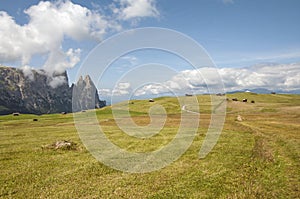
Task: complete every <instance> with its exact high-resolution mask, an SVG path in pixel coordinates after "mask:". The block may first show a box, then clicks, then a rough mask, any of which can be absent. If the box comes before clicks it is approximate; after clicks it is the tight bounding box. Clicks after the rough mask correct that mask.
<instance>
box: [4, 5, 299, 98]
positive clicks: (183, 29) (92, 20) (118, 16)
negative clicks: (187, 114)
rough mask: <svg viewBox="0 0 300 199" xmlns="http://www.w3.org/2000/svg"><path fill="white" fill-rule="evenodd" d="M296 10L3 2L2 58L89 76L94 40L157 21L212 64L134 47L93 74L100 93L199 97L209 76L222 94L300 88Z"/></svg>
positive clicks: (288, 7) (16, 64) (72, 76)
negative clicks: (198, 49)
mask: <svg viewBox="0 0 300 199" xmlns="http://www.w3.org/2000/svg"><path fill="white" fill-rule="evenodd" d="M299 9H300V1H298V0H264V1H259V0H251V1H247V0H187V1H183V0H113V1H111V0H101V1H100V0H98V1H97V0H94V1H84V0H72V1H57V0H56V1H38V0H26V1H24V0H14V1H13V3H11V2H9V1H5V0H0V64H2V65H7V66H13V67H19V68H21V69H23V70H24V71H25V72H27V73H28V71H29V73H30V69H32V68H33V69H41V68H42V69H44V70H46V71H48V72H49V75H51V74H53V72H55V71H58V72H62V71H64V70H67V72H68V74H69V82H70V83H73V82H75V81H76V79H77V78H78V75H81V74H80V68H81V67H83V66H85V65H86V64H85V63H89V64H90V65H92V66H90V67H91V68H92V69H91V70H92V71H91V73H93V71H94V70H97V67H104V66H99V63H98V62H94V63H93V62H91V63H90V62H89V57H90V56H91V54H93V53H95V50H94V51H93V49H94V48H96V47H97V46H99V45H101V43H103V42H105V41H106V40H108V39H110V38H111V37H115V36H117V35H119V34H122V33H124V31H125V32H126V31H129V30H131V29H135V28H144V27H158V28H166V29H170V30H174V31H175V32H177V33H181V34H183V35H185V36H186V37H188V38H190V39H191V40H193V41H195V42H197V43H198V44H199V45H201V47H202V48H203V50H204V51H205V53H204V54H206V55H205V56H208V57H209V58H210V59H211V61H212V63H213V64H212V65H214V66H215V68H214V69H212V68H210V67H211V66H209V65H207V64H206V63H203V64H200V65H198V66H193V65H192V64H191V63H189V61H187V60H186V59H185V57H180V56H178V55H176V54H174V53H172V52H166V51H164V50H160V49H140V50H136V51H131V52H128V53H127V54H123V55H120V56H119V58H118V59H117V60H112V63H111V65H110V66H109V67H108V68H107V70H105V73H104V74H103V75H102V76H101V77H99V76H94V77H92V79H93V80H94V82H95V84H96V86H97V87H98V88H99V93H100V96H101V97H102V98H105V99H109V100H110V96H111V95H114V96H115V97H116V99H117V100H120V99H124V98H128V97H130V98H138V97H142V96H147V97H148V96H151V95H154V96H160V95H163V94H166V95H169V94H170V93H173V94H183V93H186V92H195V93H206V92H209V90H211V89H210V88H213V87H214V83H213V82H214V81H212V80H213V79H216V77H213V76H212V74H216V73H218V76H220V77H221V78H222V84H223V86H224V87H225V91H234V90H243V89H254V88H266V89H269V90H282V91H286V92H288V91H293V90H300V86H299V85H300V37H299V35H300V26H299V19H300V12H299ZM152 37H153V35H147V36H145V38H144V39H153V38H152ZM133 42H135V41H133ZM173 42H174V45H175V44H176V42H177V41H173ZM165 43H166V42H165ZM171 43H172V42H171ZM166 45H167V44H166ZM180 45H184V44H180ZM116 48H120V47H119V46H118V45H116ZM107 53H109V52H107ZM101 56H102V55H98V57H100V58H101ZM201 56H202V55H201ZM203 56H204V55H203ZM91 57H92V56H91ZM99 70H100V69H99ZM212 70H213V71H212ZM86 73H88V72H86ZM199 73H200V75H199ZM89 75H91V76H93V75H94V74H89ZM60 81H61V80H60ZM58 83H59V82H58ZM53 85H57V83H55V84H53ZM212 90H213V89H212ZM117 100H116V101H117Z"/></svg>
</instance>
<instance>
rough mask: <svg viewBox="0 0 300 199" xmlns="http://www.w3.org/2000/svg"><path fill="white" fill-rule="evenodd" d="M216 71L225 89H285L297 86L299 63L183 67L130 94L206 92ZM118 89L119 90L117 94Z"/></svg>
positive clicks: (298, 81) (299, 70)
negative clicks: (229, 66)
mask: <svg viewBox="0 0 300 199" xmlns="http://www.w3.org/2000/svg"><path fill="white" fill-rule="evenodd" d="M216 72H218V73H219V75H220V77H221V78H222V82H223V84H224V89H225V92H231V91H239V90H247V89H268V90H274V91H278V90H281V91H286V92H289V91H293V90H299V89H300V63H295V64H277V65H275V64H271V65H256V66H252V67H249V68H218V69H212V68H208V67H203V68H200V69H195V70H185V71H181V72H179V73H178V74H176V75H175V76H173V77H172V78H170V80H168V81H165V82H161V83H155V84H148V85H145V86H142V87H141V88H140V89H138V90H136V91H135V93H134V96H147V95H148V96H149V95H163V94H172V93H177V94H178V93H179V94H180V93H181V94H185V93H197V94H201V93H208V92H209V90H208V89H209V88H213V87H214V86H216V82H218V81H216V78H218V75H216ZM129 92H130V90H126V88H125V87H123V90H122V93H126V94H128V93H129ZM100 93H101V91H100ZM122 93H121V92H119V94H122ZM102 95H103V93H102Z"/></svg>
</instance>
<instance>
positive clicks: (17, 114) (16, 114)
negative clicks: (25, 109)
mask: <svg viewBox="0 0 300 199" xmlns="http://www.w3.org/2000/svg"><path fill="white" fill-rule="evenodd" d="M12 115H13V116H19V115H20V113H18V112H16V113H13V114H12Z"/></svg>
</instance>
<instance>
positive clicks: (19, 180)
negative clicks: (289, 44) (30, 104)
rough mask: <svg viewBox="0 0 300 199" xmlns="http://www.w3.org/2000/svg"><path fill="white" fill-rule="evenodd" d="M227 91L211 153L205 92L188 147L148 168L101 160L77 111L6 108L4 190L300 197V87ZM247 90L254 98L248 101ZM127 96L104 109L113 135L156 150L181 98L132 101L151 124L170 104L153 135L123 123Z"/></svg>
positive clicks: (169, 131)
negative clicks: (134, 133) (68, 144)
mask: <svg viewBox="0 0 300 199" xmlns="http://www.w3.org/2000/svg"><path fill="white" fill-rule="evenodd" d="M226 97H227V98H228V99H229V100H228V102H227V114H226V122H225V124H224V128H223V131H222V134H221V136H220V138H219V140H218V143H217V145H216V146H215V147H214V148H213V150H212V152H211V153H209V154H208V156H206V157H205V158H204V159H199V157H198V153H199V150H200V147H201V145H202V143H203V140H204V138H205V134H206V131H207V128H208V126H209V122H210V119H211V114H210V113H211V110H210V108H211V107H210V97H209V96H208V95H200V96H197V99H198V101H199V104H200V106H199V108H200V127H199V129H198V131H197V135H196V137H195V139H194V141H193V143H192V145H191V146H190V147H189V149H188V150H187V151H186V153H184V155H183V156H181V157H180V158H179V159H178V160H176V161H175V162H173V163H172V164H170V165H169V166H167V167H165V168H163V169H161V170H158V171H154V172H151V173H140V174H130V173H124V172H121V171H117V170H114V169H111V168H109V167H107V166H105V165H103V164H102V163H100V162H98V161H97V160H95V158H94V157H93V156H92V155H91V154H90V153H89V152H88V151H87V150H86V149H85V147H84V145H83V144H82V142H81V140H80V138H79V137H78V134H77V132H76V129H75V127H74V121H73V115H72V114H66V115H61V114H49V115H41V116H36V115H27V114H24V115H23V114H22V115H20V116H12V115H7V116H0V146H1V156H0V169H1V171H2V172H1V173H0V187H1V188H0V197H1V198H24V197H29V198H30V197H33V198H37V197H41V198H71V197H72V198H80V197H81V198H97V197H100V198H299V197H300V190H299V187H300V180H299V176H300V171H299V166H300V133H299V129H300V95H282V94H276V95H271V94H253V93H236V94H229V95H227V96H226ZM185 98H186V97H182V99H183V100H185ZM233 98H237V99H238V100H239V101H237V102H236V101H232V100H231V99H233ZM244 98H247V99H248V102H247V103H243V102H241V99H244ZM252 100H253V101H255V103H251V101H252ZM126 104H128V103H127V102H123V103H119V104H117V105H114V107H111V106H109V107H104V108H102V109H98V110H96V114H97V118H98V120H99V124H101V128H102V129H103V130H104V131H105V134H106V136H107V137H108V138H109V139H110V140H111V141H112V142H113V143H115V144H116V145H118V146H119V147H121V148H123V149H126V150H128V151H132V152H149V151H153V150H155V149H157V148H159V147H162V146H164V145H166V144H167V143H169V142H170V141H171V140H172V139H173V138H174V136H175V134H176V132H177V130H178V127H179V124H180V115H181V114H180V113H181V107H180V106H179V105H178V101H177V99H176V98H169V97H163V98H157V99H154V102H148V100H134V101H130V102H129V113H130V115H131V117H132V119H133V121H135V122H136V123H137V124H139V125H140V126H146V125H148V124H149V122H150V118H149V115H148V111H149V108H150V107H153V106H154V105H161V106H163V107H165V110H166V112H167V120H166V123H165V124H164V127H163V128H162V130H161V131H160V133H158V134H156V135H154V136H153V137H151V138H149V139H138V138H135V137H131V136H129V135H127V134H125V133H123V132H122V131H121V130H120V128H119V127H118V126H117V125H116V122H115V120H114V118H113V115H112V108H113V109H114V110H115V111H116V113H119V114H121V115H122V114H125V113H126V108H125V105H126ZM188 108H189V109H190V110H193V109H195V110H196V107H188ZM76 114H88V111H87V112H84V113H76ZM238 115H239V116H240V117H241V118H242V120H241V121H238V120H237V116H238ZM34 118H35V119H38V121H33V119H34ZM58 140H72V141H73V142H75V143H77V145H76V148H75V149H74V150H60V149H56V150H55V149H51V148H45V147H44V146H48V145H49V144H52V143H54V142H56V141H58Z"/></svg>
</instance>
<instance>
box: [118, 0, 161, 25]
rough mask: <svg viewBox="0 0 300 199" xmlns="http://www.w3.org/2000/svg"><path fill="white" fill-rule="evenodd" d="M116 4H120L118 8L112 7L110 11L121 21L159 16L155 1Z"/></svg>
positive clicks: (125, 1)
mask: <svg viewBox="0 0 300 199" xmlns="http://www.w3.org/2000/svg"><path fill="white" fill-rule="evenodd" d="M116 2H118V3H119V4H120V8H117V7H116V6H115V5H114V6H112V11H113V12H114V13H115V14H116V15H118V17H119V19H121V20H128V19H132V18H140V17H158V16H159V11H158V10H157V8H156V5H155V0H118V1H116Z"/></svg>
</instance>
